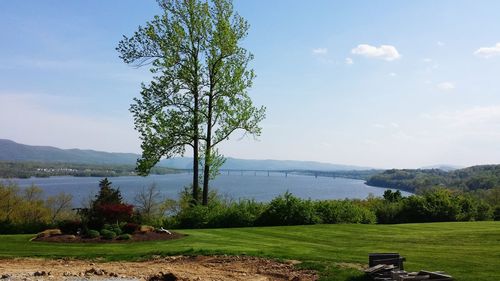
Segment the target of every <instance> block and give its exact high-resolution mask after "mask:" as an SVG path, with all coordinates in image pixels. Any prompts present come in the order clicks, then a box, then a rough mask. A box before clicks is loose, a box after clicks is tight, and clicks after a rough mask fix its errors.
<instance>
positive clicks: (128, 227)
mask: <svg viewBox="0 0 500 281" xmlns="http://www.w3.org/2000/svg"><path fill="white" fill-rule="evenodd" d="M138 229H139V225H138V224H136V223H132V222H129V223H127V224H125V225H124V226H123V227H122V230H123V232H124V233H127V234H133V233H134V232H135V231H136V230H138Z"/></svg>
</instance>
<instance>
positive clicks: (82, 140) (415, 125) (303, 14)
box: [0, 0, 500, 168]
mask: <svg viewBox="0 0 500 281" xmlns="http://www.w3.org/2000/svg"><path fill="white" fill-rule="evenodd" d="M234 6H235V9H236V10H237V11H238V13H239V14H240V15H242V16H243V17H244V18H246V19H247V20H248V22H249V23H250V26H251V28H250V31H249V35H248V37H247V38H246V39H245V41H244V42H242V45H243V46H244V47H245V48H247V49H248V50H249V51H251V52H252V53H253V54H254V55H255V59H254V61H253V62H252V67H253V69H254V70H255V72H256V74H257V78H256V79H255V83H254V86H253V87H252V89H250V90H249V93H250V95H251V97H252V99H253V100H254V102H255V104H256V105H264V106H265V107H266V108H267V117H266V119H265V120H264V121H263V122H262V124H261V125H262V128H263V133H262V135H261V136H260V137H258V138H253V137H250V136H244V135H243V134H242V133H241V132H237V133H235V134H234V135H233V136H232V137H231V140H230V141H228V142H226V143H224V144H222V145H221V147H220V151H221V152H222V153H223V154H224V155H225V156H229V157H237V158H245V159H283V160H311V161H321V162H329V163H339V164H350V165H361V166H370V167H376V168H417V167H422V166H427V165H435V164H453V165H459V166H470V165H477V164H488V163H500V17H498V11H500V1H495V0H490V1H486V0H478V1H460V0H452V1H446V0H441V1H435V0H421V1H384V0H381V1H371V0H370V1H368V0H366V1H332V0H314V1H301V0H273V1H268V0H252V1H248V0H234ZM160 13H161V10H160V9H159V7H158V6H157V4H156V2H155V1H152V0H151V1H149V0H141V1H136V0H109V1H97V0H89V1H64V0H58V1H56V0H46V1H38V0H37V1H35V0H26V1H0V42H1V43H0V138H4V139H11V140H14V141H16V142H20V143H25V144H31V145H50V146H56V147H61V148H82V149H95V150H103V151H110V152H135V153H140V151H141V150H140V141H139V138H138V134H137V132H135V131H134V128H133V120H132V116H131V114H130V112H129V111H128V109H129V106H130V104H131V103H132V99H133V98H134V97H138V96H139V90H140V83H141V82H146V83H147V82H148V81H149V79H150V77H151V75H150V74H149V71H148V69H147V68H139V69H138V68H133V67H130V66H128V65H126V64H124V63H123V62H122V61H121V60H120V59H119V57H118V53H117V52H116V50H115V47H116V46H117V44H118V42H119V41H120V39H121V38H122V35H127V36H130V35H132V34H133V32H134V31H135V30H136V29H137V27H138V26H139V25H144V23H145V22H146V21H148V20H150V19H152V17H153V16H154V15H156V14H160Z"/></svg>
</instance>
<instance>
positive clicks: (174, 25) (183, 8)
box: [117, 0, 265, 205]
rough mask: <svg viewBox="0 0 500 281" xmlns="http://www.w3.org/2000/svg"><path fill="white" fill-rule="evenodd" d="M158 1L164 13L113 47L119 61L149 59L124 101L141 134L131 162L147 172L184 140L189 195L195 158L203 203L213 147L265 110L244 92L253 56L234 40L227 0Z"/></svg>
mask: <svg viewBox="0 0 500 281" xmlns="http://www.w3.org/2000/svg"><path fill="white" fill-rule="evenodd" d="M158 4H159V5H160V7H161V8H162V10H163V12H164V13H163V15H161V16H155V18H154V19H153V20H152V21H151V22H148V23H146V26H145V27H139V29H138V31H136V32H135V34H134V35H133V36H132V37H130V38H128V37H124V38H123V40H122V41H120V43H119V45H118V48H117V50H118V51H119V52H120V54H121V55H120V58H122V59H123V61H124V62H125V63H128V64H133V65H135V66H138V67H140V66H145V65H150V70H151V72H152V73H153V74H154V78H153V80H152V81H151V82H150V83H149V84H148V85H144V84H143V85H142V91H141V96H142V97H141V99H134V102H135V103H134V104H133V105H132V106H131V108H130V110H131V112H132V114H133V115H134V122H135V127H136V130H138V131H139V133H140V137H141V141H142V145H141V147H142V151H143V152H142V156H141V159H139V160H138V167H137V168H138V171H139V172H140V174H142V175H147V174H148V173H149V171H150V170H151V168H152V167H153V166H154V165H155V164H156V163H158V161H160V159H161V158H162V157H167V158H170V157H173V156H176V155H184V153H185V149H186V146H189V147H191V148H192V149H193V184H192V188H193V191H192V196H193V200H194V201H197V200H198V190H199V180H198V177H199V170H198V169H199V166H200V164H201V163H202V164H203V167H204V169H203V204H205V205H206V204H207V203H208V185H209V181H210V179H211V178H213V177H214V176H215V175H216V174H217V171H218V167H219V166H220V165H222V163H223V157H222V156H221V155H219V154H218V151H217V148H216V146H217V145H218V144H219V143H220V142H222V141H224V140H226V139H228V138H229V136H230V135H231V134H232V133H233V132H234V131H236V130H238V129H242V130H243V131H244V132H246V133H249V134H252V135H259V134H260V132H261V128H260V127H259V126H258V123H259V122H260V121H261V120H262V119H263V118H264V110H265V109H264V108H260V109H257V108H255V107H254V106H253V104H252V100H251V99H250V97H249V96H248V94H247V92H246V90H247V89H248V88H249V87H250V86H251V85H252V80H253V78H254V77H255V75H254V73H253V71H252V70H250V69H248V63H249V62H250V61H251V59H252V58H253V57H252V55H251V54H250V53H248V51H246V50H245V49H244V48H242V47H240V46H239V44H240V43H241V40H243V39H244V38H245V36H246V35H247V31H248V23H247V22H246V21H245V20H244V19H243V18H242V17H241V16H239V15H238V14H236V13H234V12H233V6H232V3H231V1H230V0H210V1H202V0H160V1H158ZM200 141H202V142H203V143H201V144H202V145H200ZM200 153H201V155H202V156H203V159H200V157H199V155H200ZM200 160H203V161H200Z"/></svg>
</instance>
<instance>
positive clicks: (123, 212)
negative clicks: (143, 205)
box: [97, 204, 134, 223]
mask: <svg viewBox="0 0 500 281" xmlns="http://www.w3.org/2000/svg"><path fill="white" fill-rule="evenodd" d="M97 211H98V213H99V215H100V216H101V217H102V218H104V220H105V222H108V223H114V222H128V221H130V220H131V218H132V214H133V212H134V206H132V205H128V204H104V205H99V206H98V207H97Z"/></svg>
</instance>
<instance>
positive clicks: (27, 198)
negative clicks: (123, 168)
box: [0, 179, 500, 235]
mask: <svg viewBox="0 0 500 281" xmlns="http://www.w3.org/2000/svg"><path fill="white" fill-rule="evenodd" d="M99 186H100V192H99V193H98V194H97V195H96V196H95V198H94V199H92V200H90V201H89V202H88V204H87V205H86V206H84V207H83V208H79V209H78V210H76V211H75V210H73V209H71V196H70V195H67V194H64V193H63V194H59V195H57V196H53V197H49V198H47V199H46V200H43V199H42V191H41V189H40V188H38V187H36V186H32V187H29V188H26V189H20V188H19V187H17V186H16V185H15V184H11V183H0V196H2V200H1V201H0V233H36V232H39V231H42V230H43V229H44V228H54V227H59V228H60V229H72V231H71V232H72V233H73V232H75V233H76V232H79V231H78V230H80V231H82V232H81V233H83V234H84V235H90V234H91V233H94V234H95V233H97V232H99V233H101V235H102V233H104V232H108V231H109V229H108V228H110V227H111V228H117V229H118V228H120V229H122V230H124V227H129V228H137V227H140V226H141V225H151V226H154V227H157V228H160V227H165V228H170V229H178V228H218V227H221V228H222V227H224V228H226V227H250V226H283V225H307V224H337V223H359V224H375V223H380V224H393V223H416V222H419V223H421V222H446V221H481V220H500V188H493V189H489V190H483V191H482V192H481V193H470V192H462V191H458V190H449V189H444V188H432V189H427V190H426V191H424V192H423V193H422V194H420V195H412V196H409V197H403V196H402V195H401V192H400V191H391V190H387V191H386V192H385V193H384V196H383V197H369V198H367V199H364V200H359V199H352V200H350V199H345V200H310V199H301V198H298V197H295V196H294V195H293V194H291V193H288V192H287V193H285V194H283V195H281V196H278V197H276V198H274V199H273V200H272V201H270V202H256V201H254V200H238V201H235V200H231V199H228V198H225V197H223V196H219V195H217V193H216V192H211V193H210V194H209V196H210V200H209V202H210V203H209V204H208V205H194V204H192V197H191V194H190V188H186V189H185V190H184V191H183V192H181V195H180V199H179V200H173V199H169V198H165V197H163V196H162V195H161V193H160V192H159V190H158V189H157V187H156V186H155V185H152V186H149V187H147V188H146V187H144V188H143V189H141V190H138V192H137V194H136V196H135V198H134V200H133V202H124V201H123V199H122V196H121V194H120V190H119V189H118V188H114V187H113V186H112V183H111V182H109V181H108V180H107V179H104V180H102V181H101V182H100V184H99ZM132 226H133V227H132ZM65 231H66V230H65ZM66 232H68V231H66ZM113 232H119V231H115V230H113Z"/></svg>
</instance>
